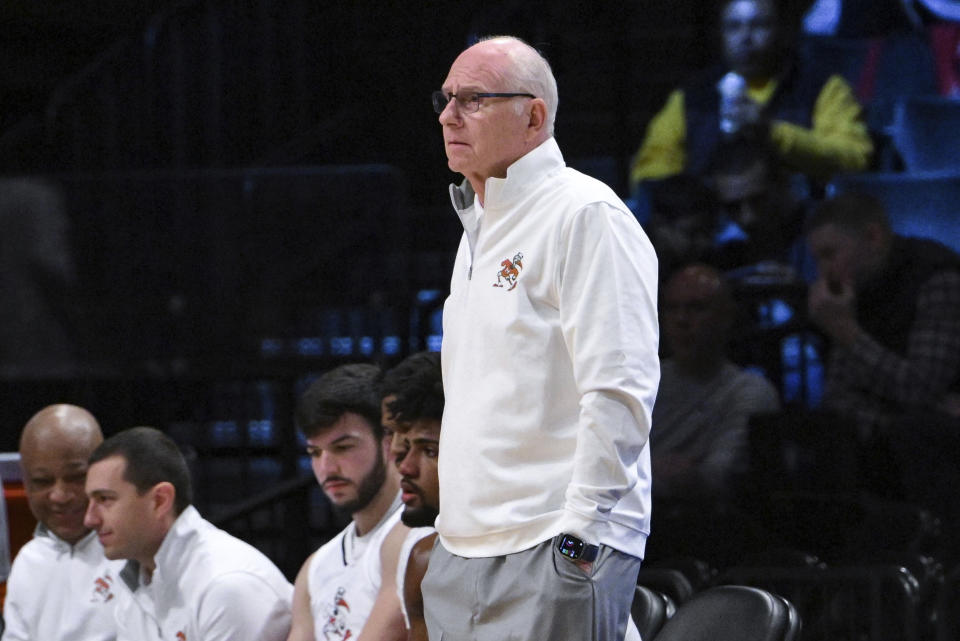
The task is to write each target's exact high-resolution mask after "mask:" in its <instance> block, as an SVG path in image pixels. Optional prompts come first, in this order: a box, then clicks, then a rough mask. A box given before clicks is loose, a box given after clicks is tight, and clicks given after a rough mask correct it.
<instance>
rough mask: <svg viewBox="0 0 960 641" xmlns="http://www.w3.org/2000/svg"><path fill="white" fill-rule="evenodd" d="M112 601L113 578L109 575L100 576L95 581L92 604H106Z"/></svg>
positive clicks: (91, 597) (91, 598) (91, 596)
mask: <svg viewBox="0 0 960 641" xmlns="http://www.w3.org/2000/svg"><path fill="white" fill-rule="evenodd" d="M111 599H113V577H112V576H110V574H109V573H108V574H104V575H103V576H98V577H97V578H95V579H94V580H93V592H92V593H91V595H90V603H106V602H107V601H110V600H111Z"/></svg>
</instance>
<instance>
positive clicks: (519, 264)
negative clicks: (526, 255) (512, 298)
mask: <svg viewBox="0 0 960 641" xmlns="http://www.w3.org/2000/svg"><path fill="white" fill-rule="evenodd" d="M522 269H523V254H522V253H520V252H517V253H516V254H515V255H514V257H513V260H511V259H509V258H504V259H503V260H502V261H500V271H498V272H497V282H495V283H494V284H493V286H494V287H506V288H507V291H508V292H509V291H510V290H511V289H513V288H514V287H516V286H517V279H518V278H519V277H520V271H521V270H522Z"/></svg>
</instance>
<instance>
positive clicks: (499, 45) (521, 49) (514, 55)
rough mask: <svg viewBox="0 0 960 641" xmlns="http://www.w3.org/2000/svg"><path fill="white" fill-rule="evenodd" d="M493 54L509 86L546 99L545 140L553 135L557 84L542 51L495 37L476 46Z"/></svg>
mask: <svg viewBox="0 0 960 641" xmlns="http://www.w3.org/2000/svg"><path fill="white" fill-rule="evenodd" d="M474 47H477V48H480V49H486V50H487V51H489V52H490V53H491V59H492V60H494V61H497V62H496V66H497V69H498V71H499V73H500V75H501V77H502V78H503V79H504V80H506V81H507V86H510V87H525V88H526V90H527V91H529V92H530V93H532V94H533V95H534V96H536V97H537V98H540V99H541V100H543V102H544V103H545V104H546V107H547V118H546V126H545V127H544V134H545V135H544V139H546V138H547V137H549V136H552V135H553V123H554V121H555V120H556V118H557V103H558V102H559V98H558V95H557V81H556V79H555V78H554V76H553V70H552V69H551V68H550V63H549V62H547V60H546V58H544V57H543V56H542V55H541V54H540V52H539V51H537V50H536V49H534V48H533V47H531V46H530V45H528V44H527V43H526V42H524V41H523V40H520V39H519V38H515V37H514V36H494V37H491V38H486V39H483V40H481V41H480V42H478V43H477V44H475V45H474ZM471 48H473V47H471Z"/></svg>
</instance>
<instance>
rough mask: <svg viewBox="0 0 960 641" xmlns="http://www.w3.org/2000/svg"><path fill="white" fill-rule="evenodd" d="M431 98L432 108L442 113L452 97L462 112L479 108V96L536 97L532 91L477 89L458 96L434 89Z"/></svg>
mask: <svg viewBox="0 0 960 641" xmlns="http://www.w3.org/2000/svg"><path fill="white" fill-rule="evenodd" d="M431 98H433V110H434V111H436V112H437V113H438V114H439V113H443V110H444V109H446V108H447V104H449V102H450V101H451V100H454V99H456V101H457V109H459V110H460V111H462V112H463V113H467V114H472V113H476V112H477V111H478V110H479V109H480V99H481V98H536V96H534V95H533V94H532V93H490V92H477V91H469V92H464V93H462V94H461V95H459V96H458V95H457V94H455V93H443V92H442V91H434V92H433V95H432V96H431Z"/></svg>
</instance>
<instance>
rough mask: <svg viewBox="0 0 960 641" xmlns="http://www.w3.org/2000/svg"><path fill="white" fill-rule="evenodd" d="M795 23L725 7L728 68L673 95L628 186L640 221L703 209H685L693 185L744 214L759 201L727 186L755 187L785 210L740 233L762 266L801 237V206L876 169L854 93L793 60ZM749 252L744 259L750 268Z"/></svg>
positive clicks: (757, 4)
mask: <svg viewBox="0 0 960 641" xmlns="http://www.w3.org/2000/svg"><path fill="white" fill-rule="evenodd" d="M794 22H795V21H794V20H793V19H792V16H791V15H790V14H789V12H787V11H786V10H784V11H778V5H776V4H775V3H774V2H772V0H727V1H726V2H725V3H724V4H723V6H722V11H721V19H720V31H721V41H722V49H723V64H719V65H716V66H714V67H713V68H711V69H708V70H707V71H705V72H704V73H703V75H702V76H701V77H700V78H698V79H696V80H695V81H693V82H692V83H689V84H686V85H684V86H682V87H680V88H678V89H676V90H675V91H673V92H672V93H671V94H670V96H669V97H668V98H667V102H666V105H665V106H664V107H663V108H662V109H661V111H660V112H659V113H658V114H656V115H655V116H654V118H653V119H652V120H651V121H650V123H649V125H648V127H647V131H646V135H645V138H644V141H643V144H642V145H641V147H640V150H639V151H638V152H637V154H636V156H635V157H634V160H633V164H632V167H631V173H630V181H631V186H632V191H633V194H634V196H635V199H636V200H635V202H637V203H638V205H637V207H638V210H639V211H638V212H637V213H638V217H640V218H641V219H642V220H643V219H647V218H649V219H650V220H651V221H656V220H660V221H662V220H664V219H670V218H671V212H670V210H671V209H673V210H677V209H680V210H682V211H687V212H689V211H692V210H694V209H695V208H697V206H698V205H697V204H696V203H695V202H694V200H693V199H691V202H690V203H689V204H687V205H683V204H681V203H682V202H683V200H684V198H685V196H686V194H688V193H690V190H689V183H690V182H691V180H692V181H695V182H702V183H703V185H704V188H705V189H707V190H708V191H713V192H714V193H715V196H716V197H717V198H718V199H720V200H721V201H722V202H724V203H725V204H726V205H727V206H730V207H732V208H733V209H737V208H739V206H740V202H741V201H743V200H745V199H747V200H749V199H750V198H751V197H752V196H751V195H749V194H748V195H746V196H742V197H741V196H739V195H736V196H735V195H733V194H731V193H729V192H730V183H731V182H733V183H749V184H752V185H754V187H753V191H755V192H764V193H775V194H777V197H776V199H775V200H777V201H780V200H783V199H784V198H785V199H786V200H785V201H784V202H786V203H787V204H786V205H784V206H780V207H775V208H773V210H772V211H769V212H765V213H764V217H763V218H756V219H754V220H753V222H752V224H753V226H754V229H752V230H750V231H747V230H744V229H741V230H740V231H741V232H742V234H743V236H744V237H747V238H750V237H754V238H752V239H751V243H755V244H757V245H759V247H760V248H762V250H761V251H760V252H759V253H760V254H761V256H760V258H761V259H765V258H768V257H769V256H768V255H769V254H771V253H772V254H774V255H776V256H782V253H783V252H784V251H785V250H786V248H787V247H788V246H789V245H790V243H791V242H792V241H793V240H795V237H796V233H795V232H796V226H795V225H793V222H794V221H795V220H796V218H795V214H796V208H795V204H796V203H801V202H802V201H803V200H804V199H806V198H808V197H809V196H810V194H811V193H814V194H815V193H816V191H817V189H818V188H819V185H820V184H821V183H823V182H824V181H825V180H826V179H828V178H829V177H830V176H832V175H833V174H835V173H837V172H842V171H856V170H862V169H865V168H866V167H867V166H868V165H869V163H870V160H871V157H872V153H873V142H872V140H871V138H870V135H869V133H868V131H867V126H866V124H865V123H864V121H863V118H862V108H861V106H860V104H859V103H858V102H857V99H856V97H855V96H854V93H853V90H852V89H851V87H850V85H849V84H848V83H847V82H846V81H845V80H844V79H843V78H842V77H841V76H840V75H837V74H831V73H830V72H829V71H827V70H825V69H823V68H819V67H816V68H815V67H813V66H812V65H807V64H805V63H804V61H803V60H802V59H801V58H800V57H799V56H797V55H796V53H795V49H796V39H797V35H798V29H797V28H796V25H795V24H794ZM745 155H747V156H752V157H748V158H744V156H745ZM643 209H648V210H649V211H642V210H643ZM701 216H702V217H705V218H708V219H709V218H713V219H714V220H715V221H716V222H715V223H711V224H708V225H707V227H708V228H709V229H711V230H715V229H716V228H718V227H719V228H721V229H722V228H723V225H722V224H721V223H722V222H723V221H722V220H721V219H717V218H716V216H717V215H716V213H715V212H713V211H708V212H701ZM770 216H773V217H777V216H782V217H783V218H784V220H783V221H777V220H769V219H767V217H770ZM735 222H736V221H735ZM738 224H739V223H738ZM749 224H751V223H748V225H749ZM774 232H775V233H774ZM786 232H789V233H786ZM785 233H786V236H785ZM651 235H655V234H653V233H651ZM724 238H725V237H724V236H723V235H721V238H720V240H721V241H722V240H723V239H724ZM720 244H722V242H721V243H720ZM657 249H658V252H660V251H661V249H662V247H661V246H657ZM750 253H753V251H751V252H748V253H747V255H746V256H744V257H742V258H740V259H738V261H750V260H752V258H753V257H752V256H750V255H749V254H750ZM697 257H698V256H697V254H696V253H694V254H688V255H687V258H692V259H696V258H697ZM781 259H782V258H781ZM726 266H733V265H726ZM737 266H739V265H737Z"/></svg>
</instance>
